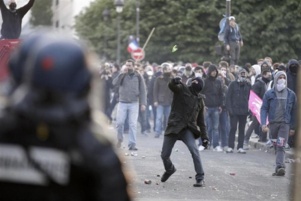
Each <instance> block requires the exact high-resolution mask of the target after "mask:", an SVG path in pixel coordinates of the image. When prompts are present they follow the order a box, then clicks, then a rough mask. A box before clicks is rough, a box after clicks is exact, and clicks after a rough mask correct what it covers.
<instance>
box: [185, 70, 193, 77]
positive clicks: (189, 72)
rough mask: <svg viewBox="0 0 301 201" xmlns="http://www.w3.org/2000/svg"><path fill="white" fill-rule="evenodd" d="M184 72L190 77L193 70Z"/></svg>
mask: <svg viewBox="0 0 301 201" xmlns="http://www.w3.org/2000/svg"><path fill="white" fill-rule="evenodd" d="M184 74H185V75H186V77H189V76H190V75H191V74H192V71H187V70H185V71H184Z"/></svg>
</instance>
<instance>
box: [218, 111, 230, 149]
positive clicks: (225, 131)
mask: <svg viewBox="0 0 301 201" xmlns="http://www.w3.org/2000/svg"><path fill="white" fill-rule="evenodd" d="M229 132H230V120H229V114H228V111H227V110H226V109H225V108H223V110H222V112H221V113H220V115H219V134H220V138H221V146H222V147H226V146H228V138H229Z"/></svg>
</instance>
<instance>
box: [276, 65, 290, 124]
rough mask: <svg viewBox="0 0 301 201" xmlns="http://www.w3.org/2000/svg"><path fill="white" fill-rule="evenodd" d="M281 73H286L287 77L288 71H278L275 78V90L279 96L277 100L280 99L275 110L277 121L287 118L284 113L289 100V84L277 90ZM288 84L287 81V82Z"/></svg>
mask: <svg viewBox="0 0 301 201" xmlns="http://www.w3.org/2000/svg"><path fill="white" fill-rule="evenodd" d="M280 75H285V77H286V73H285V72H283V71H278V72H277V73H276V74H275V78H274V83H275V84H274V88H275V92H276V96H277V100H278V104H277V107H276V112H275V122H284V121H285V118H284V115H283V114H284V113H285V109H286V108H285V106H286V101H287V93H288V92H287V86H286V87H285V88H284V89H283V90H281V91H278V90H277V81H278V78H279V76H280ZM285 84H286V85H287V82H286V83H285Z"/></svg>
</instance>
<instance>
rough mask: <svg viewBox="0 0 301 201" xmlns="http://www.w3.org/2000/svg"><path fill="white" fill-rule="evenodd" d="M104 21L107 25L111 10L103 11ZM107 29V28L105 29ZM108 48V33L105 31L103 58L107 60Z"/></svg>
mask: <svg viewBox="0 0 301 201" xmlns="http://www.w3.org/2000/svg"><path fill="white" fill-rule="evenodd" d="M102 17H103V21H104V22H105V23H106V22H107V21H108V19H109V17H110V10H108V9H107V8H105V9H104V11H102ZM105 28H106V27H105ZM106 48H107V33H106V32H105V31H104V41H103V58H104V59H105V60H106V59H107V57H106Z"/></svg>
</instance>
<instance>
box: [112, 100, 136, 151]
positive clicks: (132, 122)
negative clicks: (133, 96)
mask: <svg viewBox="0 0 301 201" xmlns="http://www.w3.org/2000/svg"><path fill="white" fill-rule="evenodd" d="M127 114H128V120H129V142H128V147H129V148H133V147H135V146H136V136H137V122H138V114H139V103H138V102H136V103H121V102H119V103H118V107H117V115H116V123H117V125H116V127H117V139H118V141H120V142H123V127H124V122H125V119H126V117H127Z"/></svg>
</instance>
